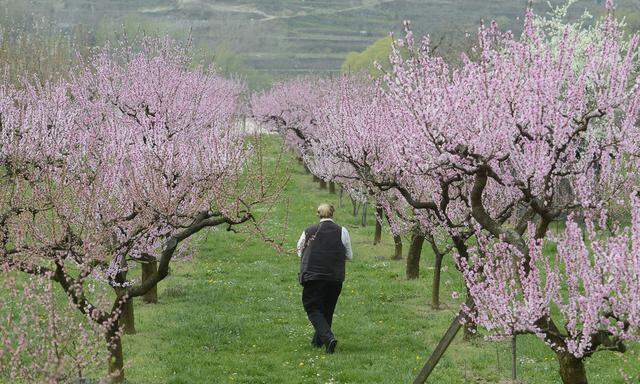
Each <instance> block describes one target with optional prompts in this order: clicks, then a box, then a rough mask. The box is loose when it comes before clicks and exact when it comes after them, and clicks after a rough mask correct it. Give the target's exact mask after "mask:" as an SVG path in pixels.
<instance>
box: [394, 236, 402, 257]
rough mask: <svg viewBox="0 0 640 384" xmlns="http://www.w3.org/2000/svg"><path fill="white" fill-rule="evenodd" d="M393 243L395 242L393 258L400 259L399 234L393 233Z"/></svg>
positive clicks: (400, 241) (400, 238)
mask: <svg viewBox="0 0 640 384" xmlns="http://www.w3.org/2000/svg"><path fill="white" fill-rule="evenodd" d="M393 243H394V244H395V254H394V255H393V260H402V237H400V236H399V235H393Z"/></svg>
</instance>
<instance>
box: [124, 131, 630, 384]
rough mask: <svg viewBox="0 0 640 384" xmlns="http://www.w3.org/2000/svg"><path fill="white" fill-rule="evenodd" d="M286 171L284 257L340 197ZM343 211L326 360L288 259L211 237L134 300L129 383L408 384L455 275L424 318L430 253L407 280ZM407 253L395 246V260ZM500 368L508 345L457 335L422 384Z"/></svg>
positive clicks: (530, 362)
mask: <svg viewBox="0 0 640 384" xmlns="http://www.w3.org/2000/svg"><path fill="white" fill-rule="evenodd" d="M270 140H275V139H270ZM291 172H292V173H293V177H292V180H291V183H290V184H289V185H288V187H287V194H286V199H283V200H282V201H281V202H280V204H279V205H278V206H277V207H276V212H275V215H274V216H273V217H272V219H271V221H270V225H271V226H272V227H273V231H274V232H275V231H276V228H280V231H282V230H283V229H282V228H283V225H284V224H285V223H286V225H287V228H286V229H284V230H285V231H286V239H287V247H288V249H289V250H293V248H294V247H295V242H296V240H297V238H298V236H299V235H300V231H302V229H304V228H305V227H306V226H307V225H309V224H312V223H313V222H314V220H315V217H314V211H315V207H316V205H317V204H318V203H319V202H323V201H328V202H332V203H334V204H336V206H338V197H337V196H336V195H330V194H329V193H328V192H326V191H320V190H319V189H318V188H317V184H315V183H313V182H312V180H311V177H310V176H309V175H305V174H304V172H303V170H302V168H301V167H300V166H299V165H298V164H297V163H295V162H292V165H291ZM345 203H346V204H345V206H344V207H343V208H339V209H338V210H337V217H336V221H337V222H338V223H339V224H342V225H345V226H347V227H348V229H349V231H350V232H351V236H352V241H353V246H354V255H355V260H354V261H353V262H352V263H349V264H348V265H347V281H346V282H345V285H344V289H343V294H342V296H341V298H340V301H339V303H338V307H337V310H336V318H335V321H334V323H335V325H334V332H335V333H336V336H337V337H338V339H339V341H340V343H339V346H338V352H337V353H336V354H335V355H332V356H325V354H324V353H323V352H321V351H319V350H316V349H313V348H312V347H311V346H310V345H309V340H310V337H311V335H312V329H311V327H310V325H309V324H308V321H307V319H306V316H305V313H304V311H303V309H302V305H301V303H300V293H301V289H300V286H299V285H298V284H297V282H296V275H297V269H298V259H297V257H296V256H294V255H293V253H289V254H278V253H276V252H275V251H274V250H273V249H271V248H270V247H269V246H266V245H265V244H264V243H263V242H261V241H259V240H256V239H252V238H251V236H247V235H243V234H232V233H229V232H225V231H217V232H216V231H214V232H210V233H208V234H207V238H206V240H205V241H204V243H203V245H202V246H201V247H200V249H199V251H198V253H197V255H195V257H194V260H191V261H184V262H178V263H176V264H174V265H173V267H172V268H173V269H172V275H171V276H170V277H169V278H168V279H167V280H165V281H163V282H162V283H161V285H160V290H159V292H160V303H159V304H157V305H144V304H142V303H141V302H136V311H137V313H136V316H137V318H136V322H137V324H136V325H137V329H138V334H137V335H134V336H126V338H125V356H126V357H127V361H128V362H129V364H130V367H129V368H128V371H127V376H128V378H129V382H130V383H135V384H142V383H145V384H146V383H149V384H150V383H174V384H177V383H184V384H197V383H247V384H259V383H265V384H275V383H287V384H299V383H389V384H391V383H393V384H397V383H409V382H411V381H412V379H413V378H414V377H415V374H416V373H417V371H418V370H419V369H420V368H421V366H422V364H424V362H425V360H426V359H427V357H428V353H429V352H430V351H431V349H432V348H433V347H435V344H436V343H437V341H438V340H439V338H440V336H441V335H442V333H443V332H444V331H445V330H446V328H447V326H448V324H449V322H450V320H451V318H452V317H453V315H454V313H455V309H456V308H457V305H458V304H457V302H455V301H454V300H452V299H451V292H452V291H453V290H460V288H461V287H460V281H459V277H458V275H457V272H456V271H455V269H454V267H453V264H452V262H451V260H450V259H447V260H446V262H445V265H446V269H447V271H446V272H445V273H444V274H443V283H444V285H443V293H442V298H443V302H444V304H445V306H446V308H445V309H443V310H441V311H437V312H436V311H432V310H431V309H430V308H429V307H428V303H429V298H430V296H429V295H430V287H431V271H430V269H429V267H430V266H431V264H432V261H433V255H432V254H431V252H430V250H429V249H427V248H428V247H425V249H424V250H423V256H422V262H421V269H422V270H421V272H422V275H421V277H420V279H418V280H416V281H406V280H405V279H404V262H403V261H391V260H389V256H390V255H392V254H393V241H392V239H391V236H390V235H389V233H388V232H385V233H384V235H383V244H382V245H381V246H373V245H371V242H372V239H373V225H372V224H373V221H372V219H370V220H369V221H370V225H369V226H368V227H366V228H361V227H359V225H358V219H356V218H353V217H352V216H351V214H350V212H351V207H350V202H349V201H348V200H346V201H345ZM287 208H288V210H289V215H288V216H289V218H288V220H285V218H286V217H287V213H286V211H287ZM369 217H370V218H372V217H373V215H369ZM385 230H387V229H385ZM407 248H408V241H405V252H406V249H407ZM518 343H519V348H520V350H521V354H520V355H519V358H518V370H519V371H520V373H521V376H522V378H523V381H524V382H526V383H549V384H550V383H557V382H559V379H558V376H557V374H556V370H557V363H556V361H555V360H554V357H553V355H552V354H551V353H549V350H548V348H546V347H545V346H544V345H542V343H541V342H540V341H538V340H537V339H535V338H532V337H527V338H520V339H519V340H518ZM638 353H640V349H638V348H637V347H635V349H634V350H633V351H632V353H630V354H627V355H626V356H624V357H622V356H620V355H615V354H613V353H599V354H597V355H596V357H595V358H592V359H590V360H588V363H587V369H588V373H589V377H590V380H591V383H596V384H597V383H603V384H605V383H606V384H609V383H624V381H623V380H622V379H621V375H620V374H619V373H618V368H617V367H625V370H626V371H627V372H634V370H635V372H636V375H637V371H638V368H637V366H638V365H639V364H638V357H637V354H638ZM634 366H635V368H633V367H634ZM509 372H510V366H509V350H508V346H507V344H506V343H489V342H485V341H482V339H479V340H477V341H474V342H472V343H466V342H463V341H462V340H461V337H460V335H459V336H458V338H457V339H456V340H455V341H454V343H453V344H452V346H451V348H450V349H449V351H448V352H447V354H446V355H445V357H444V358H443V360H442V361H441V362H440V365H439V366H438V368H437V369H436V371H435V373H434V375H433V376H432V378H433V381H431V382H432V383H497V382H506V378H508V376H509Z"/></svg>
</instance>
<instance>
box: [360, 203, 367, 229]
mask: <svg viewBox="0 0 640 384" xmlns="http://www.w3.org/2000/svg"><path fill="white" fill-rule="evenodd" d="M367 206H368V204H367V202H366V201H365V202H364V203H363V204H362V221H361V223H360V224H361V225H362V227H363V228H364V227H366V226H367Z"/></svg>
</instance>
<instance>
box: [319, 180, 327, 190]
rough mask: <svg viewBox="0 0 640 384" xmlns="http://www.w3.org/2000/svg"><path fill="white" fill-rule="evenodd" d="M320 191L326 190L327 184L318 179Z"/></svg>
mask: <svg viewBox="0 0 640 384" xmlns="http://www.w3.org/2000/svg"><path fill="white" fill-rule="evenodd" d="M320 189H327V182H326V181H324V180H322V179H320Z"/></svg>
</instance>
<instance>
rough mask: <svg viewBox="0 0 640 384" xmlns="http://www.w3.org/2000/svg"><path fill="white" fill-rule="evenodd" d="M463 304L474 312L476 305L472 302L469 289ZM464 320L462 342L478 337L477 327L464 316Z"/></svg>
mask: <svg viewBox="0 0 640 384" xmlns="http://www.w3.org/2000/svg"><path fill="white" fill-rule="evenodd" d="M465 304H466V305H467V307H468V308H469V310H471V311H473V310H475V306H476V304H475V303H474V302H473V298H472V297H471V294H470V293H469V288H467V299H466V302H465ZM464 320H465V322H464V329H463V331H464V332H463V334H462V340H464V341H470V340H472V339H474V338H475V337H476V336H478V325H477V324H476V323H475V322H474V321H473V319H471V318H470V317H469V316H466V315H465V317H464Z"/></svg>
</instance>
